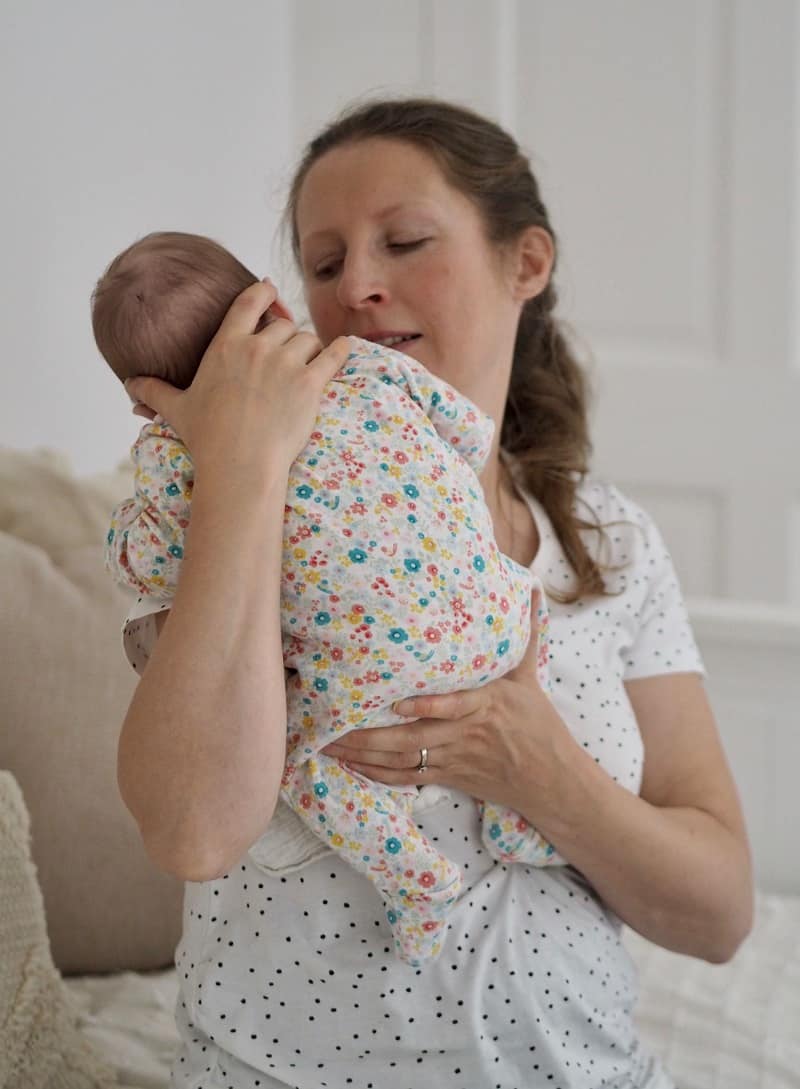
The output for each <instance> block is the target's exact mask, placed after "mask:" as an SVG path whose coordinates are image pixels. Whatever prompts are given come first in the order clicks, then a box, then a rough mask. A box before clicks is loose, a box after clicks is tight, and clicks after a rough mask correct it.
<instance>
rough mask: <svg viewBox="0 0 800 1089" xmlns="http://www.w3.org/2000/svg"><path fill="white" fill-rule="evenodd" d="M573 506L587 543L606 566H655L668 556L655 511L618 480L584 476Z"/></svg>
mask: <svg viewBox="0 0 800 1089" xmlns="http://www.w3.org/2000/svg"><path fill="white" fill-rule="evenodd" d="M573 510H574V514H575V517H576V518H578V519H580V521H581V522H582V523H583V526H584V528H583V529H582V535H583V536H584V540H585V541H586V544H587V546H588V547H589V548H590V550H591V552H592V554H593V555H594V556H595V557H596V558H597V559H598V560H599V561H600V562H601V563H602V564H603V566H608V567H612V568H625V567H630V566H631V565H637V564H646V565H647V566H653V565H655V564H656V563H658V562H660V561H662V560H664V559H667V558H668V555H669V554H668V551H667V547H666V544H665V543H664V540H663V538H662V536H661V533H660V531H659V529H658V526H657V525H656V522H655V520H654V518H653V517H652V515H651V514H650V513H649V511H647V510H646V508H645V507H643V506H642V505H641V504H640V503H639V502H637V501H636V500H635V499H633V498H632V497H631V496H630V495H628V494H627V493H626V492H624V491H622V489H620V488H619V487H617V485H616V484H612V483H611V482H610V481H607V480H601V479H597V478H594V477H587V478H585V479H584V480H582V481H581V483H580V484H579V485H578V487H577V488H576V490H575V502H574V508H573Z"/></svg>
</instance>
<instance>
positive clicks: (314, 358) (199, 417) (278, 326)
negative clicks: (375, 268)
mask: <svg viewBox="0 0 800 1089" xmlns="http://www.w3.org/2000/svg"><path fill="white" fill-rule="evenodd" d="M270 308H274V309H273V313H277V314H278V315H280V314H286V313H288V312H287V311H285V310H284V309H283V307H282V305H281V304H280V302H279V300H278V296H277V292H276V289H275V287H274V285H273V284H272V283H270V282H269V281H265V282H262V283H257V284H253V285H252V286H251V287H248V288H247V289H246V290H245V291H243V292H242V293H241V294H240V295H239V296H237V298H236V299H234V301H233V303H232V304H231V307H230V309H229V310H228V313H227V314H226V315H225V318H224V319H223V321H222V324H221V325H220V327H219V329H218V331H217V333H216V335H215V337H214V339H213V340H212V342H211V344H210V345H209V346H208V349H207V350H206V353H205V355H204V356H203V359H202V361H201V363H200V366H199V368H198V370H197V373H196V375H195V377H194V381H193V382H192V384H191V386H190V387H189V388H188V389H186V390H179V389H176V388H175V387H174V386H172V385H170V384H169V383H168V382H163V381H161V380H160V379H158V378H151V377H139V378H132V379H129V381H128V382H127V383H126V387H125V388H126V389H127V391H128V393H129V395H130V396H131V397H132V398H134V399H135V400H137V401H139V402H141V403H143V404H144V405H146V406H147V407H149V408H150V409H152V410H155V412H157V413H158V414H159V415H161V416H163V417H164V418H165V419H166V420H167V421H168V422H169V423H170V424H171V425H172V426H173V427H174V429H175V430H176V431H177V432H178V434H179V435H180V437H181V439H182V440H183V441H184V442H185V443H186V446H187V447H188V448H189V451H190V453H191V455H192V460H193V462H194V465H195V470H196V472H197V474H198V475H202V474H203V473H204V471H205V466H213V467H216V466H220V465H221V466H223V467H224V471H225V473H226V476H228V477H229V476H230V474H231V471H234V472H235V473H236V474H237V477H238V478H239V479H241V478H242V477H247V475H248V474H250V473H258V472H260V471H262V470H263V468H264V466H265V465H266V464H269V465H270V466H271V467H272V468H277V469H278V470H279V471H280V472H283V471H284V470H285V471H286V472H287V473H288V469H289V466H290V465H291V463H292V462H293V461H294V459H295V458H296V457H297V455H298V454H299V453H300V451H301V450H302V449H303V447H304V446H305V445H306V443H307V442H308V437H309V435H310V434H311V430H312V428H313V426H314V421H315V419H316V415H317V411H318V408H319V401H320V397H321V395H322V390H323V388H324V386H325V385H326V383H327V382H329V381H330V379H331V378H333V376H334V375H335V374H336V372H337V371H338V370H339V369H340V367H341V366H342V365H343V364H344V362H345V360H346V359H347V356H348V353H349V350H350V344H349V341H348V339H347V338H346V337H339V338H338V339H337V340H335V341H333V343H332V344H330V345H329V346H328V347H327V348H323V347H322V344H321V342H320V341H319V340H318V339H317V337H316V336H314V335H313V334H312V333H305V332H298V330H297V328H296V326H295V325H294V324H293V323H292V322H291V321H289V320H287V318H286V317H281V316H278V317H276V318H275V320H273V321H271V322H269V323H268V324H266V325H265V326H264V327H263V328H261V327H260V326H261V324H262V318H263V317H264V315H266V313H267V311H268V310H270ZM276 461H277V462H278V465H277V466H276Z"/></svg>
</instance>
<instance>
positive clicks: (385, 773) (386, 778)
mask: <svg viewBox="0 0 800 1089" xmlns="http://www.w3.org/2000/svg"><path fill="white" fill-rule="evenodd" d="M537 603H538V602H537V597H536V594H534V599H533V604H532V608H531V616H532V618H533V621H532V623H533V625H534V628H533V630H532V631H531V639H530V642H529V644H528V649H527V650H526V652H525V656H524V658H523V659H522V661H521V662H520V664H519V665H518V666H517V667H516V669H514V670H512V671H511V672H509V673H507V674H505V676H503V677H500V678H498V680H496V681H491V682H489V683H488V684H485V685H483V687H481V688H476V689H469V690H466V691H462V692H452V693H447V694H444V695H439V696H416V697H414V698H412V699H406V700H403V701H402V702H401V703H399V704H396V705H395V710H396V711H397V712H398V713H399V714H403V715H409V716H413V717H414V718H415V720H416V721H414V722H411V723H409V724H408V725H398V726H384V727H378V728H375V729H363V730H352V731H351V732H350V733H348V734H347V735H346V736H345V737H343V738H342V739H341V740H340V741H335V742H333V743H332V744H330V745H327V746H326V747H325V748H324V749H323V750H322V751H323V752H324V753H325V754H326V755H328V756H334V757H337V758H339V759H341V760H342V761H343V762H344V763H345V764H346V765H347V766H349V767H350V768H352V769H353V770H354V771H357V772H360V773H361V774H363V775H364V776H366V777H368V778H370V779H375V780H377V781H378V782H381V783H386V784H387V785H389V786H401V785H402V786H405V785H408V783H410V782H418V783H419V784H420V785H423V784H425V783H439V784H441V785H443V786H449V787H455V788H456V789H458V790H462V791H464V792H465V793H467V794H471V795H472V796H473V797H475V798H482V799H486V800H490V801H492V802H495V803H496V804H498V805H506V806H509V807H510V808H512V809H514V810H516V811H517V812H518V813H520V814H522V815H523V816H524V817H526V818H527V819H528V820H529V821H531V823H535V821H536V814H537V813H539V812H541V811H546V809H545V810H543V807H547V806H548V805H549V804H553V805H555V804H557V803H558V787H557V783H558V781H559V778H560V776H559V775H558V774H555V770H554V769H555V768H556V767H557V766H559V764H560V765H561V766H562V767H563V764H564V760H563V755H562V754H563V753H564V749H565V746H564V742H565V741H566V742H567V747H568V748H569V747H572V746H574V742H573V740H572V738H571V736H570V735H569V733H568V731H567V728H566V726H565V725H564V723H563V722H562V720H561V718H560V717H559V715H558V714H557V712H556V711H555V710H554V708H553V705H552V703H551V702H550V700H549V698H548V696H547V695H546V693H545V692H544V691H543V690H542V688H541V685H540V684H539V680H538V675H537V655H538V644H539V632H538V629H537V628H536V626H535V625H536V617H537V615H538V610H537ZM423 748H424V749H427V750H428V758H427V765H428V766H427V768H426V770H425V771H424V772H419V771H417V770H416V769H417V767H418V765H419V763H420V753H421V750H422V749H423ZM534 807H535V809H534Z"/></svg>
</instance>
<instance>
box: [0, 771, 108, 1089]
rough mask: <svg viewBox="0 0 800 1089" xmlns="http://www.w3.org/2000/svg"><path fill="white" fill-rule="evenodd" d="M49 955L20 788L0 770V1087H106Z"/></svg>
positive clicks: (101, 1068)
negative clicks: (78, 1027)
mask: <svg viewBox="0 0 800 1089" xmlns="http://www.w3.org/2000/svg"><path fill="white" fill-rule="evenodd" d="M77 1020H78V1017H77V1012H76V1010H75V1008H74V1007H73V1004H72V1000H71V998H70V996H69V994H68V992H67V991H66V989H65V987H64V984H63V981H62V979H61V977H60V975H59V974H58V971H57V970H56V968H55V967H54V965H53V961H52V958H51V956H50V945H49V942H48V940H47V930H46V925H45V917H44V905H43V902H42V894H41V891H40V889H39V883H38V880H37V877H36V870H35V867H34V865H33V862H32V861H31V855H30V820H29V817H28V810H27V807H26V805H25V801H24V799H23V797H22V791H21V790H20V789H19V786H18V784H17V781H16V779H15V778H14V776H13V775H12V774H11V773H10V772H8V771H0V1089H109V1087H110V1086H112V1085H114V1084H115V1079H114V1075H113V1072H112V1070H111V1068H110V1067H108V1066H107V1065H106V1064H105V1063H104V1062H103V1061H102V1060H101V1059H100V1058H99V1056H97V1055H96V1054H95V1052H94V1049H93V1048H92V1047H91V1045H90V1044H89V1042H88V1041H87V1040H86V1039H85V1038H84V1037H83V1036H82V1035H81V1034H80V1032H79V1031H78V1029H77V1027H76V1023H77Z"/></svg>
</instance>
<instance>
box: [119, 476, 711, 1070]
mask: <svg viewBox="0 0 800 1089" xmlns="http://www.w3.org/2000/svg"><path fill="white" fill-rule="evenodd" d="M580 499H581V500H582V502H584V503H586V504H588V506H589V507H590V508H591V509H592V510H593V511H595V512H596V514H597V516H598V518H599V520H600V521H601V522H603V523H615V524H614V525H613V526H612V527H611V528H610V530H609V532H608V538H607V548H606V554H605V555H604V556H603V558H604V559H605V560H607V561H608V562H610V563H611V564H614V565H618V564H622V565H625V566H623V568H622V569H621V570H619V571H616V572H614V573H613V574H610V575H609V576H608V580H607V581H608V583H609V587H610V589H612V590H614V591H618V593H616V594H615V596H611V597H605V598H603V599H599V600H595V601H592V602H585V603H584V602H579V603H577V604H575V605H572V606H564V605H559V604H558V603H557V602H552V607H551V630H550V636H551V675H552V683H553V699H554V702H555V703H556V705H557V707H558V709H559V712H560V713H561V714H562V716H563V718H564V720H565V722H566V723H567V724H568V726H569V728H570V729H571V731H572V733H573V735H574V736H575V738H576V740H577V741H578V743H579V744H582V745H583V746H584V747H585V748H586V749H587V751H588V752H589V753H590V754H591V755H593V756H594V757H595V758H596V759H597V760H598V761H599V763H600V764H601V765H602V766H603V767H604V768H605V769H606V771H607V772H608V773H609V774H610V775H611V776H612V777H614V778H615V779H616V780H617V781H618V782H619V783H620V784H621V785H623V786H625V787H626V788H627V789H630V790H632V791H638V789H639V786H640V782H641V774H642V756H643V753H642V742H641V737H640V735H639V731H638V727H637V725H636V720H635V717H634V715H633V711H632V708H631V707H630V703H629V701H628V699H627V696H626V694H625V690H624V682H625V680H628V679H632V678H634V677H642V676H648V675H652V674H659V673H668V672H682V671H696V672H700V673H702V672H703V666H702V663H701V661H700V656H699V654H698V651H697V647H696V644H695V642H694V639H693V638H692V634H691V631H690V628H689V624H688V620H687V617H686V612H685V608H684V606H683V602H682V599H681V596H680V590H679V587H678V583H677V579H676V577H675V573H674V570H673V566H672V563H671V560H670V558H669V555H668V553H667V551H666V548H665V546H664V543H663V541H662V540H661V537H660V535H659V533H658V531H657V529H656V527H655V526H654V525H653V523H652V521H651V520H650V519H649V518H648V516H647V515H646V514H645V513H644V512H642V511H641V510H640V509H639V508H638V507H637V506H636V505H635V504H633V503H632V502H630V501H629V500H627V499H626V498H625V497H624V496H622V495H621V494H620V493H619V492H618V491H617V490H616V489H614V488H611V487H608V486H605V485H601V484H591V483H587V484H584V485H582V486H581V488H580ZM529 503H530V505H531V510H532V512H533V514H534V517H535V518H536V522H537V525H538V527H539V532H540V538H541V543H540V548H539V553H538V554H537V557H536V560H535V562H534V565H533V571H534V573H535V574H537V575H539V576H540V577H541V578H542V580H543V582H544V585H545V590H546V591H547V589H548V587H554V588H556V589H561V588H563V587H565V586H568V585H569V582H570V579H571V577H572V576H571V574H570V570H569V565H568V563H567V560H566V557H565V556H564V555H563V551H562V549H561V547H560V545H559V543H558V540H557V538H556V536H555V533H554V531H553V529H552V526H551V525H550V523H549V520H548V518H547V516H546V514H545V512H544V511H543V509H542V508H541V507H540V505H539V504H538V503H535V502H534V501H533V500H531V499H529ZM581 513H583V514H586V513H587V512H586V511H585V510H583V509H582V511H581ZM596 539H597V538H596V535H595V534H592V533H590V534H588V535H587V541H588V543H589V544H590V545H591V544H592V542H593V541H596ZM134 624H135V625H136V626H137V627H138V629H139V630H138V633H133V634H135V635H136V638H135V640H134V641H135V642H138V643H139V648H138V650H137V653H138V654H141V653H143V652H146V651H147V646H146V643H145V642H144V641H143V639H142V634H143V629H142V627H141V624H142V622H141V621H134ZM146 629H147V623H145V630H146ZM131 634H132V633H131V632H129V637H130V636H131ZM473 811H474V806H473V805H472V804H471V800H470V799H467V798H465V797H464V796H463V795H459V793H458V792H455V791H454V792H451V795H450V796H449V797H447V796H444V797H442V798H441V799H440V801H439V803H438V804H437V805H434V806H432V807H431V808H429V809H427V810H424V811H422V812H417V814H416V815H417V818H418V822H419V825H420V827H421V828H422V830H423V831H424V833H425V834H426V835H428V836H429V837H430V838H432V839H434V840H435V842H437V845H438V847H439V848H440V849H441V850H443V851H446V852H447V854H448V856H449V857H452V858H454V859H455V860H456V861H457V862H458V864H459V865H460V866H461V868H462V871H463V872H464V874H465V877H467V883H466V888H465V890H464V892H463V894H462V896H461V899H460V902H459V904H458V905H457V910H456V912H455V913H454V917H453V920H452V923H451V932H450V933H449V934H448V938H447V943H446V947H445V954H444V955H443V957H442V959H441V963H437V964H436V965H434V966H432V967H430V968H426V969H425V970H424V971H422V972H418V971H416V970H414V969H411V968H409V967H408V966H404V965H402V964H400V963H399V962H396V961H395V960H394V958H393V956H392V955H391V951H390V948H389V945H388V944H387V937H388V928H387V927H386V925H385V924H384V922H383V919H382V910H381V905H380V903H379V900H378V897H377V895H376V894H375V893H374V890H372V889H371V887H370V886H369V885H368V883H367V882H365V881H364V880H363V879H362V878H360V877H359V876H358V875H357V874H356V873H355V872H354V871H352V870H351V868H350V867H349V866H347V865H346V864H344V863H342V862H341V861H340V860H339V859H338V858H336V857H333V856H329V857H325V858H323V859H321V860H319V861H317V862H315V863H314V864H313V865H310V866H308V867H306V868H304V869H302V870H300V871H295V872H292V873H283V874H281V875H280V876H276V877H275V878H269V877H268V876H267V875H265V874H264V873H263V872H260V871H259V870H258V869H256V868H255V867H254V866H253V865H252V863H251V862H250V860H249V859H248V858H247V857H245V858H244V859H243V860H242V862H241V865H239V866H236V867H234V869H233V870H232V871H231V872H230V873H229V874H228V875H226V876H225V877H224V878H220V879H219V880H217V881H210V882H204V883H198V884H187V886H186V902H185V911H184V934H183V938H182V941H181V944H180V946H179V948H178V952H177V965H178V970H179V979H180V985H181V995H180V999H179V1004H178V1011H177V1012H178V1025H179V1030H180V1032H181V1035H182V1039H183V1045H182V1048H181V1052H180V1054H179V1056H178V1059H177V1060H176V1065H175V1073H174V1078H175V1083H176V1085H179V1086H186V1087H187V1089H188V1087H192V1089H194V1087H195V1086H197V1085H200V1084H202V1085H204V1086H206V1087H215V1089H216V1087H217V1086H223V1085H225V1086H227V1085H233V1086H235V1087H236V1089H241V1087H245V1086H255V1085H256V1082H258V1084H259V1086H260V1089H283V1087H286V1086H298V1087H301V1089H320V1087H321V1086H325V1087H326V1089H345V1087H346V1086H352V1087H353V1089H368V1087H369V1086H380V1089H408V1085H409V1073H408V1072H409V1070H413V1072H414V1075H415V1076H414V1077H413V1081H414V1082H415V1083H416V1084H421V1083H423V1082H424V1083H425V1084H426V1085H430V1086H431V1087H433V1089H455V1087H461V1089H474V1087H476V1086H480V1087H481V1089H483V1087H484V1086H500V1087H501V1089H514V1087H518V1089H521V1087H527V1086H528V1085H530V1084H537V1083H538V1082H541V1083H542V1084H547V1085H550V1086H552V1087H553V1089H558V1087H560V1089H600V1087H601V1086H606V1087H614V1086H619V1087H623V1086H630V1087H635V1089H665V1087H668V1086H671V1085H672V1082H671V1081H670V1079H669V1078H668V1076H667V1075H666V1074H664V1072H663V1071H662V1069H661V1067H660V1064H659V1063H658V1062H657V1061H656V1060H655V1059H653V1058H652V1056H650V1055H649V1054H648V1052H647V1051H646V1049H644V1048H643V1047H642V1046H641V1044H640V1042H639V1040H638V1037H637V1033H636V1029H635V1026H634V1023H633V1020H632V1010H633V1007H634V1005H635V998H636V979H635V970H634V968H633V965H632V963H631V962H630V959H629V957H628V955H627V953H626V951H625V950H624V948H623V947H622V945H621V943H620V941H619V923H618V920H616V918H615V917H614V916H613V915H611V914H610V913H609V912H608V911H606V910H605V909H604V907H603V905H602V904H601V903H600V902H599V901H598V900H597V899H596V897H595V896H594V895H593V893H592V891H591V889H589V888H588V887H587V886H586V885H585V883H584V882H583V881H582V879H581V877H580V875H579V874H577V873H576V872H575V871H573V870H571V869H569V868H567V869H565V870H563V871H561V872H558V873H556V872H553V871H548V872H542V871H536V870H534V869H532V868H530V867H526V866H523V865H519V864H517V865H512V866H506V865H500V864H495V863H494V862H493V861H492V860H491V859H490V858H488V856H487V855H486V853H485V852H484V851H483V850H482V849H481V842H480V828H479V825H478V822H477V820H476V819H475V816H474V812H473ZM448 951H449V952H448ZM345 981H346V982H345ZM212 1037H213V1039H212Z"/></svg>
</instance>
